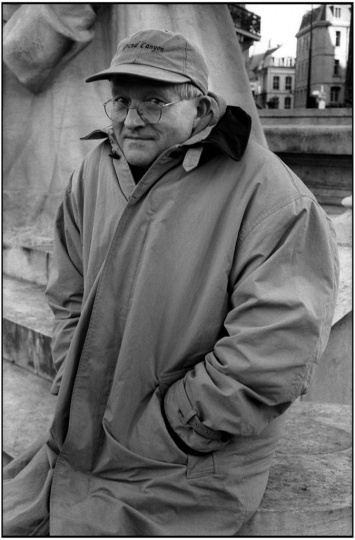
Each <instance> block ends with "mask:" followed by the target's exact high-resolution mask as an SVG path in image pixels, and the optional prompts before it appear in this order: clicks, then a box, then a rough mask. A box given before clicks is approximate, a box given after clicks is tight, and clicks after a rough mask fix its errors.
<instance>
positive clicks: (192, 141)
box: [81, 92, 251, 161]
mask: <svg viewBox="0 0 355 540" xmlns="http://www.w3.org/2000/svg"><path fill="white" fill-rule="evenodd" d="M208 97H209V98H210V101H211V109H210V111H209V113H208V114H207V115H206V116H205V117H204V118H203V119H202V120H201V122H200V123H199V124H198V126H197V128H196V130H195V131H194V132H193V133H192V135H191V137H190V138H189V139H188V140H186V141H185V142H184V143H183V144H182V145H178V146H179V147H180V148H183V147H188V148H191V147H196V146H200V147H201V145H202V147H203V152H202V153H206V154H207V150H208V153H209V154H210V152H211V150H213V151H214V152H215V153H218V152H222V153H224V154H225V155H227V156H228V157H230V158H231V159H233V160H235V161H239V160H240V159H241V158H242V156H243V154H244V152H245V149H246V147H247V144H248V141H249V137H250V131H251V117H250V116H249V114H247V113H246V112H245V111H244V110H243V109H242V108H241V107H235V106H229V105H228V106H227V105H226V102H225V101H224V99H223V98H222V97H220V96H218V95H217V94H214V93H213V92H209V93H208ZM112 136H113V132H112V127H111V126H108V127H106V128H103V129H96V130H94V131H92V132H91V133H89V134H88V135H86V136H85V137H81V140H94V139H106V138H109V139H110V142H111V145H112ZM116 144H117V143H116ZM116 144H115V147H116ZM115 149H116V148H115ZM115 149H113V150H115ZM205 151H206V152H205Z"/></svg>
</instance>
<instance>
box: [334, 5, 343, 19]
mask: <svg viewBox="0 0 355 540" xmlns="http://www.w3.org/2000/svg"><path fill="white" fill-rule="evenodd" d="M334 17H336V18H337V19H340V17H341V8H339V7H336V8H334Z"/></svg>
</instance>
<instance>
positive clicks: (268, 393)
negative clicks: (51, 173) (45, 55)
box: [4, 30, 338, 536]
mask: <svg viewBox="0 0 355 540" xmlns="http://www.w3.org/2000/svg"><path fill="white" fill-rule="evenodd" d="M101 79H108V80H109V81H110V87H111V93H112V98H111V99H110V100H108V101H107V102H106V103H105V110H106V113H107V115H108V117H109V118H110V120H111V122H112V127H111V126H110V127H109V128H107V129H106V130H104V131H101V130H99V131H96V132H93V133H92V135H91V137H92V138H104V141H103V142H102V143H101V144H100V145H99V146H98V147H97V148H95V149H94V150H93V151H92V152H91V153H90V154H89V155H88V156H87V157H86V158H85V159H84V161H83V163H82V165H81V166H80V167H79V168H78V170H77V171H76V172H75V173H74V174H73V176H72V178H71V181H70V184H69V186H68V188H67V190H66V193H65V197H64V201H63V204H62V205H61V207H60V208H59V211H58V215H57V220H56V237H55V260H54V271H53V273H52V276H51V279H50V282H49V285H48V289H47V296H48V300H49V303H50V305H51V307H52V309H53V312H54V314H55V326H54V335H53V357H54V361H55V363H56V365H57V368H58V374H57V377H56V380H55V382H54V388H56V389H58V388H59V395H58V405H57V409H56V413H55V418H54V422H53V425H52V428H51V431H50V436H49V437H48V440H47V441H46V444H45V445H43V446H41V447H40V448H39V449H37V451H36V453H35V452H34V451H32V452H29V454H28V455H30V457H31V459H30V458H29V457H28V456H27V458H26V457H23V458H22V459H21V460H20V461H21V463H20V464H19V463H17V464H14V465H13V466H12V468H11V466H10V468H9V471H8V473H7V476H8V477H9V478H10V479H9V481H8V483H7V484H6V486H5V487H7V489H8V491H7V496H6V500H7V507H6V509H5V514H4V516H5V523H6V524H7V525H6V527H7V529H6V531H7V532H8V531H10V534H13V535H15V534H16V535H21V534H29V533H31V534H32V535H41V534H45V533H48V531H49V532H50V534H51V535H54V536H210V535H212V536H221V535H228V536H232V535H236V534H237V532H238V530H239V529H240V528H241V526H242V525H243V523H245V522H246V521H247V520H248V519H250V517H251V516H252V515H253V514H254V513H255V511H256V510H257V508H258V505H259V504H260V501H261V498H262V496H263V493H264V490H265V487H266V483H267V478H268V471H269V467H270V463H271V460H272V456H273V453H274V450H275V447H276V445H277V441H278V439H279V437H280V433H281V427H282V424H283V421H284V415H283V414H282V413H284V411H285V410H286V409H287V408H288V407H289V406H290V404H291V403H292V402H293V401H294V400H295V399H296V398H297V397H298V396H299V395H300V394H302V393H304V392H305V391H306V389H307V386H308V384H309V380H310V377H311V374H312V371H313V367H314V365H315V363H316V362H317V361H318V360H319V358H320V356H321V355H322V352H323V351H324V348H325V345H326V342H327V338H328V336H329V331H330V325H331V320H332V314H333V310H334V305H335V297H336V289H337V270H338V266H337V257H336V240H335V236H334V232H333V229H332V227H331V224H330V221H329V219H328V218H327V216H326V214H325V213H324V212H323V210H322V209H321V208H320V207H319V205H318V204H317V201H316V200H315V198H314V196H313V195H312V194H311V193H310V192H309V191H308V189H307V188H306V187H305V186H304V185H303V184H302V182H301V181H300V180H299V179H298V178H297V177H296V176H295V175H294V174H293V173H292V172H291V171H290V170H289V169H288V168H287V167H286V166H285V165H284V164H283V163H282V162H281V161H280V160H279V159H278V158H276V156H274V155H273V154H272V153H271V152H269V151H268V150H266V149H265V148H263V147H261V146H260V145H259V144H257V143H255V142H254V141H252V140H249V133H250V127H251V126H250V124H251V122H250V117H249V116H248V114H247V113H245V112H244V111H243V110H242V109H240V108H238V107H226V104H225V103H224V102H223V100H221V99H220V98H218V96H215V95H213V94H211V93H208V70H207V66H206V64H205V61H204V59H203V57H202V55H201V53H200V52H199V51H198V49H197V48H196V47H195V46H194V45H193V44H192V43H190V42H189V41H187V40H186V39H185V38H184V37H183V36H182V35H180V34H172V33H170V32H163V31H159V30H150V31H144V32H139V33H137V34H135V35H133V36H131V37H130V38H128V39H125V40H123V41H122V42H121V43H120V44H119V46H118V49H117V53H116V55H115V56H114V58H113V60H112V63H111V67H110V68H108V69H106V70H104V71H102V72H100V73H98V74H96V75H93V76H91V77H89V79H88V82H91V81H96V80H101ZM300 436H302V434H300ZM20 490H21V491H20ZM19 493H21V494H19ZM29 494H31V496H29ZM49 498H50V501H49ZM48 501H49V502H48ZM48 527H49V528H48ZM6 531H5V532H6Z"/></svg>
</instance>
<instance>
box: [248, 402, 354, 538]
mask: <svg viewBox="0 0 355 540" xmlns="http://www.w3.org/2000/svg"><path fill="white" fill-rule="evenodd" d="M351 413H352V407H351V406H347V405H325V404H321V403H309V402H307V403H304V402H299V401H297V402H296V403H295V404H294V405H292V406H291V408H290V409H289V411H287V413H286V415H287V421H286V424H285V432H284V433H285V434H284V436H283V437H282V439H281V441H280V444H279V446H278V448H277V450H276V452H275V457H274V460H273V464H272V466H271V469H270V475H269V482H268V485H267V488H266V491H265V495H264V497H263V500H262V502H261V505H260V507H259V509H258V511H257V512H256V514H255V515H254V516H253V518H252V519H251V520H250V521H249V522H248V523H246V524H245V525H244V527H243V528H242V529H241V530H240V531H239V533H238V536H244V537H250V536H256V537H259V536H262V537H270V536H272V537H275V536H281V537H289V536H297V537H304V536H312V537H314V536H315V537H317V536H318V537H323V536H338V537H339V536H351V534H352V435H351V426H352V421H351Z"/></svg>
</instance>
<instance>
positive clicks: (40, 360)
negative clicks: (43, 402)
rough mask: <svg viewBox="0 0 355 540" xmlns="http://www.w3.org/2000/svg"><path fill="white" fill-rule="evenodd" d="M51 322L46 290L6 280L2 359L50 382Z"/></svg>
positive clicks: (12, 279)
mask: <svg viewBox="0 0 355 540" xmlns="http://www.w3.org/2000/svg"><path fill="white" fill-rule="evenodd" d="M52 321H53V315H52V312H51V310H50V309H49V307H48V305H47V303H46V300H45V297H44V287H43V286H39V285H36V284H34V283H29V282H26V281H22V280H19V279H17V278H14V277H9V276H6V275H5V276H4V277H3V356H4V358H5V359H6V360H8V361H9V362H12V363H14V364H17V365H19V366H21V367H22V368H25V369H28V370H29V371H31V372H33V373H35V374H37V375H39V376H40V377H43V378H45V379H47V380H49V381H51V380H52V379H53V377H54V375H55V370H54V366H53V363H52V357H51V351H50V344H51V335H52Z"/></svg>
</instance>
